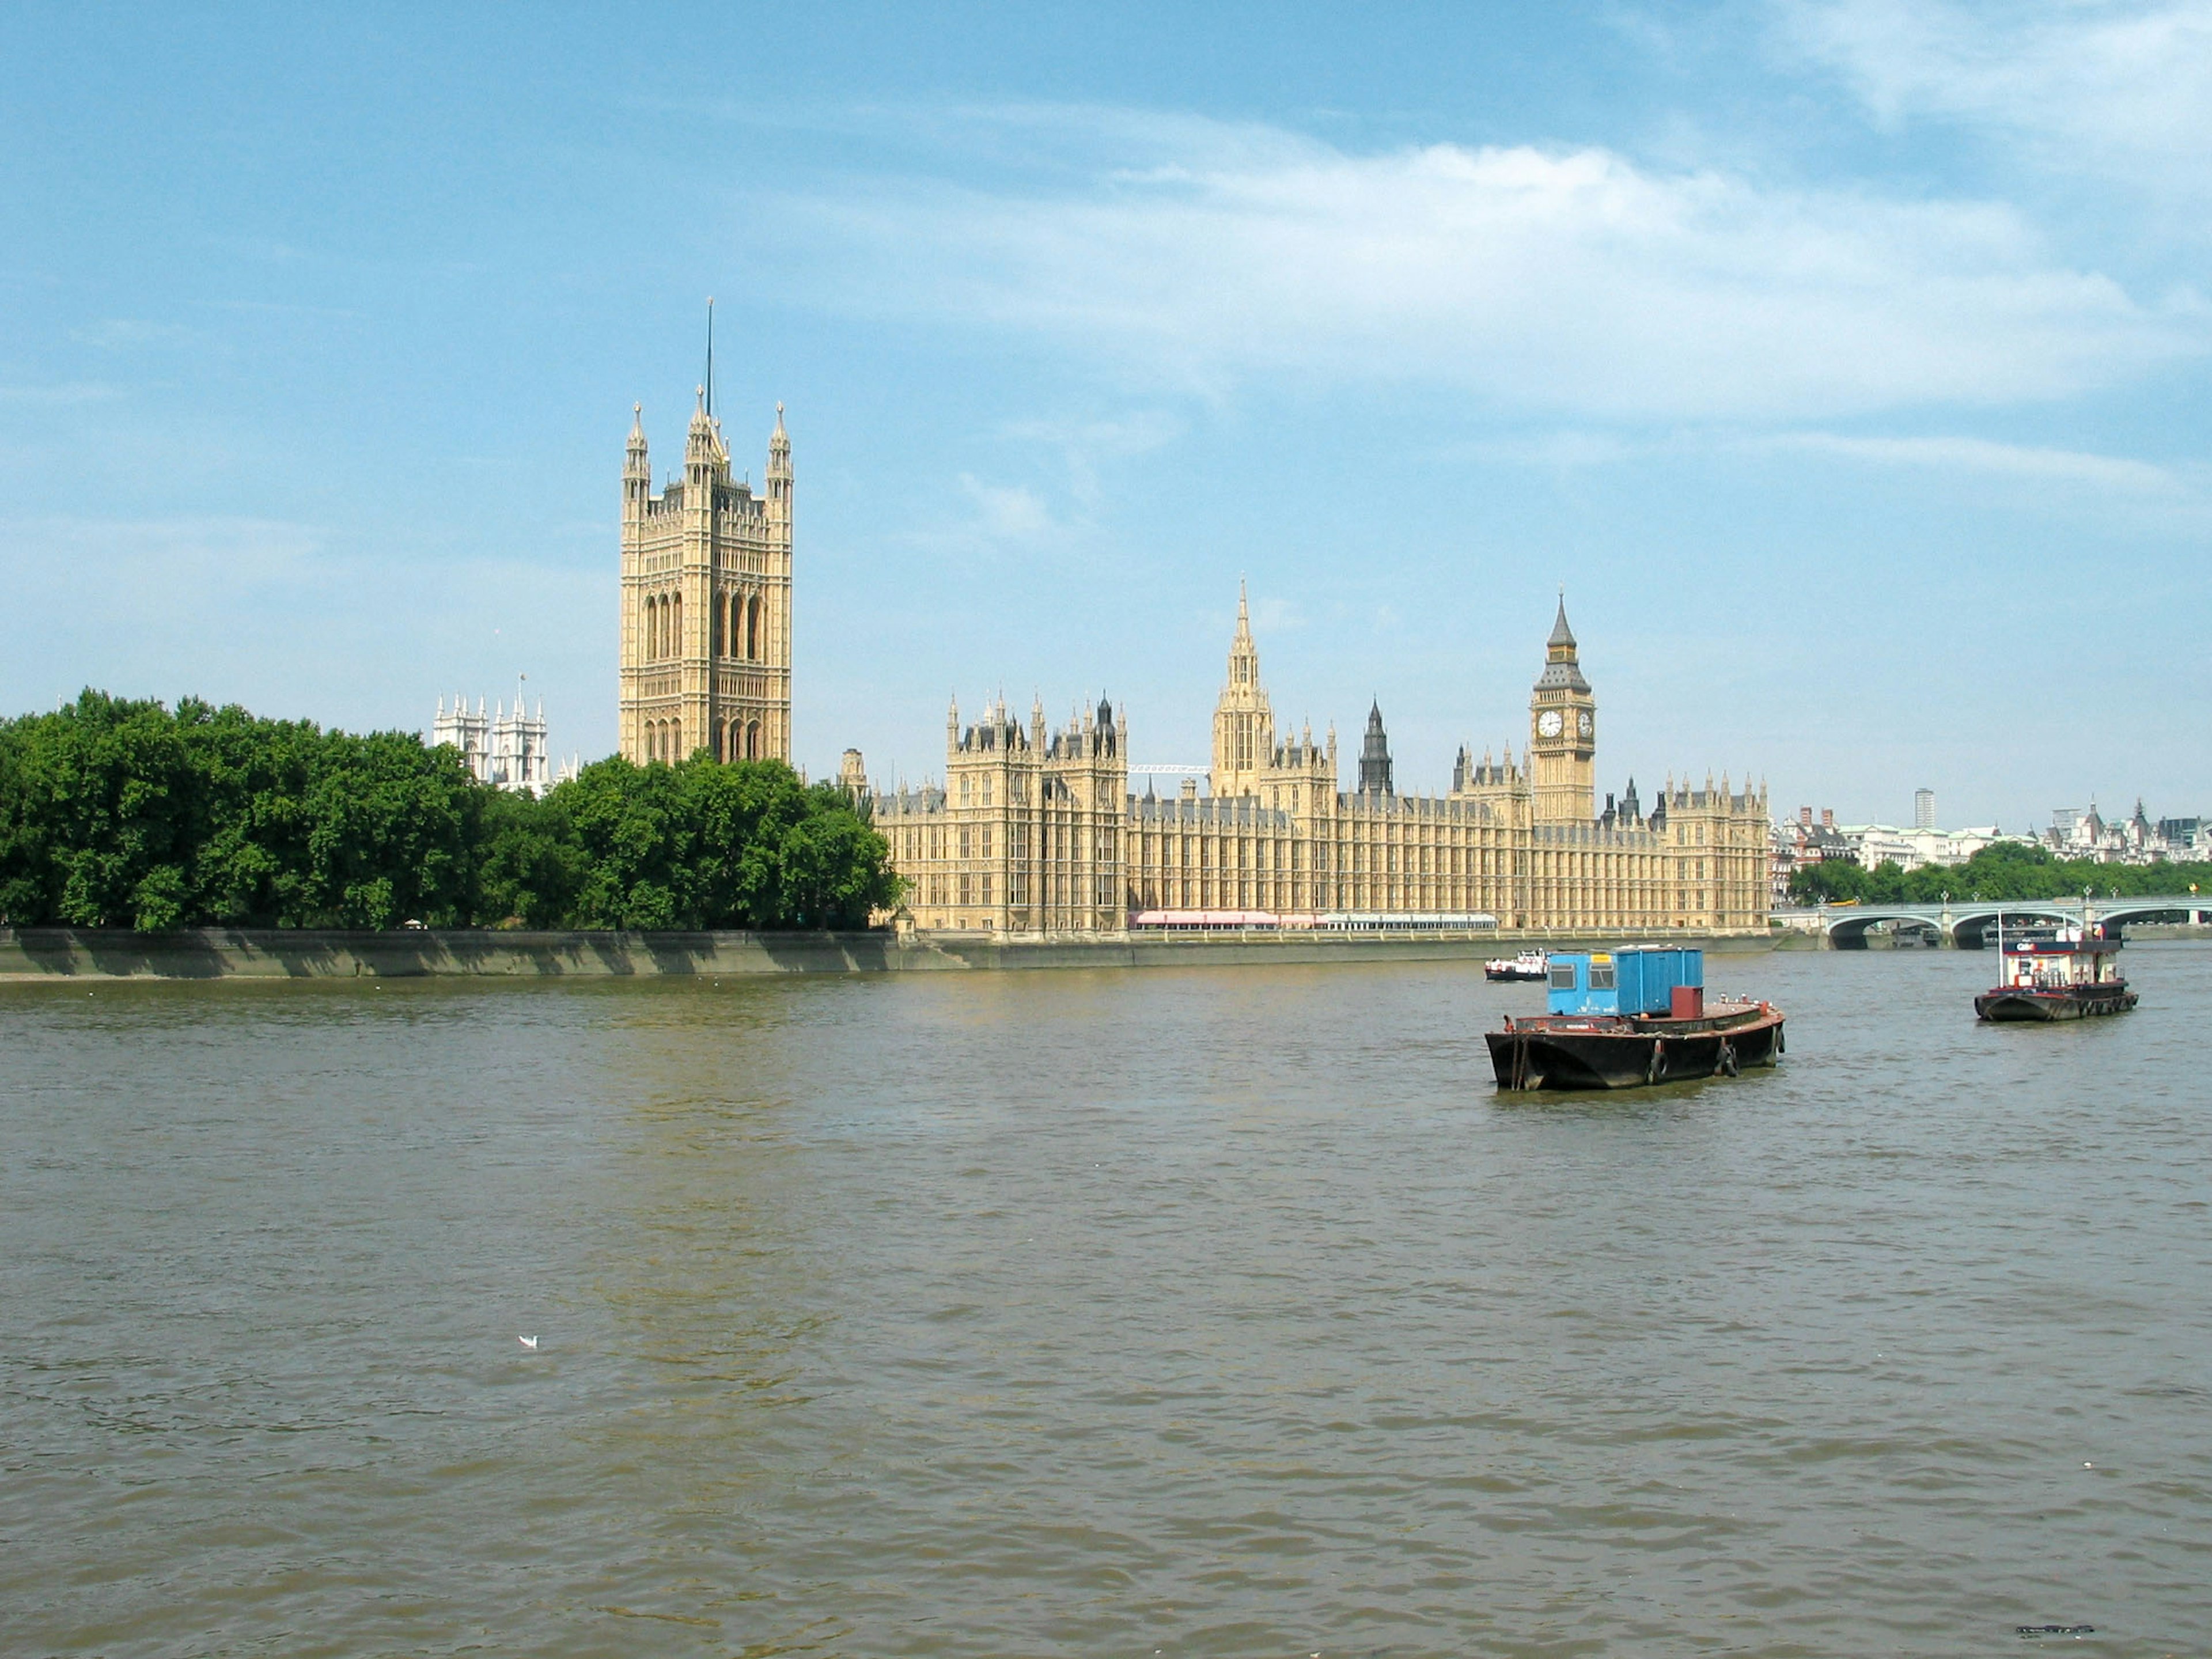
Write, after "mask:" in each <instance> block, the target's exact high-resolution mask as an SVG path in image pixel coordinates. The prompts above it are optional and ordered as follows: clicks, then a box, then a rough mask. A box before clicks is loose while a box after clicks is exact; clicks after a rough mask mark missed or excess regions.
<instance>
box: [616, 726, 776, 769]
mask: <svg viewBox="0 0 2212 1659" xmlns="http://www.w3.org/2000/svg"><path fill="white" fill-rule="evenodd" d="M767 741H768V740H767V739H766V738H765V737H764V736H763V733H762V732H761V723H760V722H759V721H758V720H731V721H729V722H727V723H726V724H725V723H723V722H721V721H719V720H718V721H716V722H714V726H713V727H712V732H711V735H710V736H709V738H708V748H710V749H712V750H714V758H715V759H716V760H718V761H737V760H760V759H762V758H763V757H765V756H766V755H767V753H768V750H767V747H766V746H765V745H766V743H767ZM690 752H691V751H690V750H688V749H686V748H685V747H684V722H683V721H682V720H680V719H671V720H647V722H646V723H645V757H646V759H647V760H649V761H665V762H668V763H671V764H673V763H675V762H677V761H680V760H683V759H684V758H685V757H688V756H689V755H690Z"/></svg>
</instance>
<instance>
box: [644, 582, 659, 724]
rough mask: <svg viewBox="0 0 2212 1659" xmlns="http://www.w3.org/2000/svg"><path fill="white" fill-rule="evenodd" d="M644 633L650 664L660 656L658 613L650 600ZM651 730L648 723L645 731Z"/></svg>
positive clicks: (646, 612)
mask: <svg viewBox="0 0 2212 1659" xmlns="http://www.w3.org/2000/svg"><path fill="white" fill-rule="evenodd" d="M644 633H645V659H646V660H647V662H651V661H652V660H653V659H654V658H655V657H657V656H659V654H660V612H659V610H658V609H657V608H656V607H655V605H654V603H653V600H651V599H647V601H646V602H645V626H644ZM652 729H653V727H652V725H651V723H650V722H648V723H647V726H646V730H647V732H651V731H652Z"/></svg>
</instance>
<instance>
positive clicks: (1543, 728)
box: [1536, 708, 1560, 738]
mask: <svg viewBox="0 0 2212 1659" xmlns="http://www.w3.org/2000/svg"><path fill="white" fill-rule="evenodd" d="M1559 726H1560V720H1559V710H1558V709H1556V708H1547V709H1546V710H1545V711H1544V712H1543V713H1542V714H1539V715H1537V716H1536V735H1537V736H1538V737H1540V738H1556V737H1558V736H1559Z"/></svg>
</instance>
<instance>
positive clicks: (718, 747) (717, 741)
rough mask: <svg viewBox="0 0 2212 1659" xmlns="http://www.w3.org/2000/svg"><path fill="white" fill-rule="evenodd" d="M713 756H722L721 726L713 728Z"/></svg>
mask: <svg viewBox="0 0 2212 1659" xmlns="http://www.w3.org/2000/svg"><path fill="white" fill-rule="evenodd" d="M714 758H715V759H716V760H720V759H721V758H722V728H721V727H720V726H716V727H715V728H714Z"/></svg>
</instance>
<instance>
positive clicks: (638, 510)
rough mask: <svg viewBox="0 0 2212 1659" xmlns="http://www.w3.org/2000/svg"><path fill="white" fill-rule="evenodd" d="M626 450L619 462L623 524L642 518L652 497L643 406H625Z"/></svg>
mask: <svg viewBox="0 0 2212 1659" xmlns="http://www.w3.org/2000/svg"><path fill="white" fill-rule="evenodd" d="M629 416H630V418H629V452H628V453H627V454H626V455H625V456H624V457H623V520H624V521H625V522H629V521H633V520H640V519H642V518H644V517H645V504H646V502H647V501H649V500H651V499H652V496H653V463H652V462H651V461H650V460H649V459H647V456H646V453H645V405H644V404H631V405H630V406H629Z"/></svg>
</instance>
